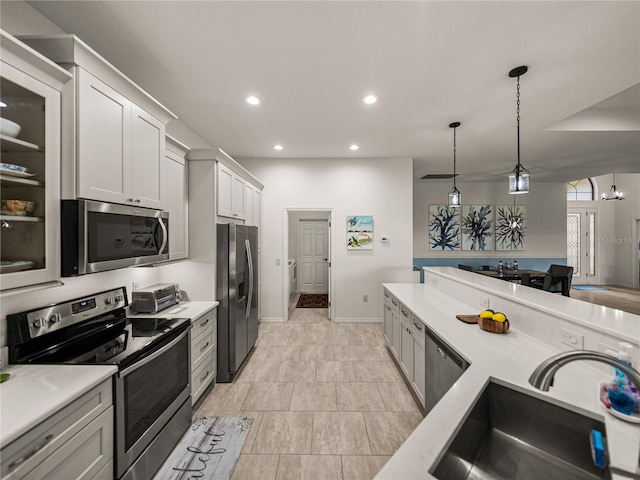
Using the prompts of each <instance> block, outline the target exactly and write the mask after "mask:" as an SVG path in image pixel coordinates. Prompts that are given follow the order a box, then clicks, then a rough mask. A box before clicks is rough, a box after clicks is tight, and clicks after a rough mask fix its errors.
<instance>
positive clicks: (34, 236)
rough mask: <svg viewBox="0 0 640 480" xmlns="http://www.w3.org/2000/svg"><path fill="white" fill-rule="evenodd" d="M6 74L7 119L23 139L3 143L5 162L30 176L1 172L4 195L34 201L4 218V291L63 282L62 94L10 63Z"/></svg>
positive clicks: (0, 250)
mask: <svg viewBox="0 0 640 480" xmlns="http://www.w3.org/2000/svg"><path fill="white" fill-rule="evenodd" d="M3 41H4V38H3ZM0 71H1V78H0V91H1V92H2V101H3V102H4V103H5V104H6V107H3V108H2V118H3V119H7V120H10V121H13V122H14V123H17V124H18V125H20V126H21V127H22V128H21V130H20V133H19V134H18V135H17V137H15V138H14V137H9V136H5V135H3V136H2V138H1V139H0V147H1V150H2V155H1V156H2V162H3V163H10V164H13V165H19V166H21V167H25V168H26V169H27V172H29V174H30V176H29V177H28V178H20V177H16V176H13V175H7V174H6V173H5V172H2V171H0V185H1V186H0V194H1V196H2V199H3V200H13V199H20V200H28V201H31V202H34V209H33V211H32V212H29V213H27V214H26V215H24V216H21V215H5V214H0V219H1V221H2V227H3V228H2V229H1V232H0V243H1V246H0V255H1V256H0V258H1V259H2V263H3V268H2V273H0V289H1V290H5V289H11V288H17V287H23V286H27V285H35V284H39V283H45V282H50V281H54V280H56V279H57V278H59V277H60V266H59V265H60V262H59V258H60V244H59V242H60V237H59V227H60V138H61V137H60V92H59V91H57V90H55V89H53V88H51V87H49V86H48V85H46V84H44V83H42V82H41V81H39V80H36V78H35V77H34V76H32V75H28V74H27V73H25V72H23V71H21V70H18V69H17V68H14V67H13V66H11V65H9V64H7V63H5V62H4V61H3V62H2V63H1V68H0ZM9 173H11V172H9ZM5 262H8V263H7V264H5Z"/></svg>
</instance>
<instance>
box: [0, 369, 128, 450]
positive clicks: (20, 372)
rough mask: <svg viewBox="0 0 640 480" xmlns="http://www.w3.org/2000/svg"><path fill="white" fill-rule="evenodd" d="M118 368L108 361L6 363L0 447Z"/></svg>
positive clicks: (1, 386) (0, 396) (0, 391)
mask: <svg viewBox="0 0 640 480" xmlns="http://www.w3.org/2000/svg"><path fill="white" fill-rule="evenodd" d="M117 371H118V369H117V367H115V366H112V365H99V366H97V365H10V366H9V368H7V369H6V370H4V371H3V373H10V374H11V377H10V378H9V379H8V380H7V381H5V382H3V383H1V384H0V445H2V446H3V447H4V446H6V445H8V444H9V443H11V442H12V441H14V440H15V439H17V438H18V437H20V436H21V435H23V434H25V433H26V432H28V431H29V430H30V429H32V428H33V427H35V426H36V425H38V424H39V423H41V422H42V421H44V420H46V419H47V418H49V417H50V416H51V415H53V414H54V413H56V412H57V411H58V410H60V409H61V408H63V407H65V406H66V405H68V404H69V403H71V402H72V401H73V400H75V399H76V398H78V397H80V396H81V395H83V394H84V393H86V392H88V391H89V390H91V389H92V388H93V387H95V386H97V385H99V384H100V383H102V382H103V381H104V380H106V379H108V378H109V377H111V376H112V375H113V374H115V373H116V372H117Z"/></svg>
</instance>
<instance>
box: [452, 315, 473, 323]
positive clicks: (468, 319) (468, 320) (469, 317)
mask: <svg viewBox="0 0 640 480" xmlns="http://www.w3.org/2000/svg"><path fill="white" fill-rule="evenodd" d="M456 318H457V319H458V320H460V321H462V322H464V323H478V315H456Z"/></svg>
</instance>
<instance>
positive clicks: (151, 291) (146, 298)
mask: <svg viewBox="0 0 640 480" xmlns="http://www.w3.org/2000/svg"><path fill="white" fill-rule="evenodd" d="M180 300H182V292H181V291H180V286H179V285H178V284H177V283H158V284H156V285H151V286H150V287H147V288H144V289H142V290H134V291H133V292H131V310H132V311H134V312H136V313H158V312H160V311H162V310H164V309H165V308H169V307H170V306H172V305H175V304H176V303H178V302H179V301H180Z"/></svg>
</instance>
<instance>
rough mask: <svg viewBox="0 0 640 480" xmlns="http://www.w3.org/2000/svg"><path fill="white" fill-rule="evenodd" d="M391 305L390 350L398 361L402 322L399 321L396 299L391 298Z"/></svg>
mask: <svg viewBox="0 0 640 480" xmlns="http://www.w3.org/2000/svg"><path fill="white" fill-rule="evenodd" d="M391 302H392V304H393V306H392V307H391V323H392V330H393V332H392V334H391V352H392V353H393V354H394V355H395V357H396V359H397V360H398V361H400V351H401V345H402V343H401V342H402V322H401V321H400V311H399V310H398V307H397V305H398V301H397V300H396V299H395V298H392V299H391Z"/></svg>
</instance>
